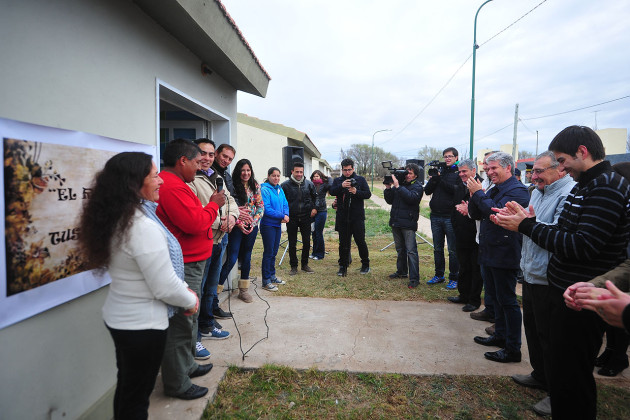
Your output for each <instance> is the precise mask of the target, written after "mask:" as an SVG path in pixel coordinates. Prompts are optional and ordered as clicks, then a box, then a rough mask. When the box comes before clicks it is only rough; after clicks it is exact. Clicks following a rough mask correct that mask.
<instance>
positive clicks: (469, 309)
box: [462, 303, 479, 312]
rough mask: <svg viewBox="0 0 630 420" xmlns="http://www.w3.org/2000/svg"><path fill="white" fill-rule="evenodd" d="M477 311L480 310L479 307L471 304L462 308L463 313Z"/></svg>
mask: <svg viewBox="0 0 630 420" xmlns="http://www.w3.org/2000/svg"><path fill="white" fill-rule="evenodd" d="M477 309H479V306H475V305H472V304H470V303H467V304H465V305H464V306H463V307H462V311H464V312H472V311H476V310H477Z"/></svg>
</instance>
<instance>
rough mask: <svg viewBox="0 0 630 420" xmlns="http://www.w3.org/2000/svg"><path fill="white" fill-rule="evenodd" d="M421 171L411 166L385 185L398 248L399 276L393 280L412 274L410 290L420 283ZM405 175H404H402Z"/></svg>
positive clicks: (397, 270) (397, 271)
mask: <svg viewBox="0 0 630 420" xmlns="http://www.w3.org/2000/svg"><path fill="white" fill-rule="evenodd" d="M420 170H421V169H420V167H419V166H418V165H416V164H415V163H409V164H408V165H407V166H405V169H404V170H396V171H394V173H393V176H392V177H391V178H392V179H391V182H390V181H389V179H386V180H385V181H384V183H385V192H384V195H385V201H386V202H387V204H391V205H392V209H391V211H390V214H389V225H390V226H391V227H392V235H393V236H394V244H395V245H396V253H397V254H398V258H397V259H396V272H395V273H393V274H391V275H390V276H389V278H390V279H397V278H405V277H407V271H409V284H408V287H409V288H410V289H413V288H414V287H418V284H419V283H420V272H419V262H418V244H417V243H416V231H417V230H418V218H419V217H420V200H422V193H423V191H422V184H421V183H420V182H418V175H419V174H420ZM399 172H402V173H399Z"/></svg>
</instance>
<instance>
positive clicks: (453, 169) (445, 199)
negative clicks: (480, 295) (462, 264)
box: [424, 147, 461, 290]
mask: <svg viewBox="0 0 630 420" xmlns="http://www.w3.org/2000/svg"><path fill="white" fill-rule="evenodd" d="M442 156H443V157H444V163H442V162H436V161H434V162H430V163H429V166H432V168H431V169H429V176H430V178H429V181H428V182H427V185H426V187H425V189H424V192H425V193H426V194H427V195H431V201H430V202H429V206H430V207H431V234H432V235H433V246H434V248H433V259H434V263H435V276H434V277H433V278H432V279H431V280H429V281H428V282H427V284H436V283H442V282H443V281H444V271H445V269H446V261H445V260H444V237H445V236H446V241H447V247H448V261H449V264H448V268H449V276H448V279H449V282H448V285H447V286H446V288H447V289H450V290H453V289H456V288H457V276H458V273H459V263H458V261H457V254H456V252H455V230H453V224H452V222H451V216H452V214H453V211H455V204H457V203H456V202H455V190H456V188H457V185H458V184H459V183H460V182H461V181H460V179H459V170H458V169H457V158H458V156H459V153H458V152H457V149H455V148H454V147H449V148H446V149H444V151H443V152H442Z"/></svg>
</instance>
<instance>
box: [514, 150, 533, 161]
mask: <svg viewBox="0 0 630 420" xmlns="http://www.w3.org/2000/svg"><path fill="white" fill-rule="evenodd" d="M535 157H536V156H534V154H533V153H532V152H529V151H527V150H519V151H518V158H519V159H530V158H535Z"/></svg>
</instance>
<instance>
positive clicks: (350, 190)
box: [330, 158, 372, 277]
mask: <svg viewBox="0 0 630 420" xmlns="http://www.w3.org/2000/svg"><path fill="white" fill-rule="evenodd" d="M330 195H334V196H335V197H337V218H336V220H335V225H336V229H337V231H338V232H339V271H338V272H337V275H338V276H343V277H345V276H346V274H347V270H348V256H349V254H350V238H351V237H352V236H354V242H355V243H356V244H357V247H358V248H359V256H360V257H361V274H367V273H369V272H370V254H369V252H368V247H367V244H366V243H365V208H364V205H363V200H366V199H368V198H370V197H371V196H372V193H371V192H370V187H368V183H367V181H366V180H365V178H363V177H362V176H359V175H357V174H356V173H354V161H353V160H352V159H349V158H346V159H344V160H342V161H341V176H340V177H338V178H335V180H334V181H333V184H332V187H330Z"/></svg>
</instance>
